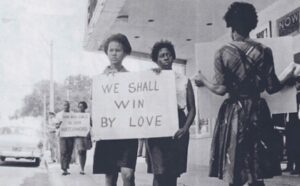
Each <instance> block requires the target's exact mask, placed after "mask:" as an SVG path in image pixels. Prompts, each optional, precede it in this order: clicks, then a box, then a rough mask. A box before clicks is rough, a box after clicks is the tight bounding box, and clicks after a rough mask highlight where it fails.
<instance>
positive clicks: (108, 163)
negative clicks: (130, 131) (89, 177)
mask: <svg viewBox="0 0 300 186" xmlns="http://www.w3.org/2000/svg"><path fill="white" fill-rule="evenodd" d="M137 149H138V140H137V139H126V140H100V141H97V142H96V148H95V153H94V163H93V173H94V174H113V173H116V172H119V171H120V168H121V167H126V168H130V169H135V166H136V160H137Z"/></svg>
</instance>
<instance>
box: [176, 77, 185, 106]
mask: <svg viewBox="0 0 300 186" xmlns="http://www.w3.org/2000/svg"><path fill="white" fill-rule="evenodd" d="M175 83H176V97H177V105H178V108H179V109H185V108H186V105H187V101H186V100H187V99H186V90H187V84H188V78H187V77H186V76H185V75H183V74H180V73H177V72H175Z"/></svg>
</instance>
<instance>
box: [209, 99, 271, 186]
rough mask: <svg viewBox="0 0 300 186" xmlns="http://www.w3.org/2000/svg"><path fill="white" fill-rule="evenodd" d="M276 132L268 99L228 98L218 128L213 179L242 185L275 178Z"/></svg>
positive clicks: (211, 161)
mask: <svg viewBox="0 0 300 186" xmlns="http://www.w3.org/2000/svg"><path fill="white" fill-rule="evenodd" d="M274 132H275V131H274V127H273V125H272V121H271V114H270V110H269V108H268V105H267V103H266V101H265V100H264V99H262V98H240V99H226V100H225V101H224V103H223V104H222V106H221V108H220V110H219V114H218V118H217V121H216V126H215V129H214V134H213V140H212V144H211V157H210V158H211V159H210V171H209V176H210V177H218V178H219V179H222V180H224V181H226V182H228V183H231V184H240V185H243V184H245V183H253V182H255V181H257V180H260V179H263V178H271V177H273V176H274V175H275V172H274V166H275V165H274V163H273V161H274V158H273V157H274V156H273V155H272V154H273V153H272V149H273V147H274V145H275V144H272V141H273V140H272V139H273V137H274V134H275V133H274Z"/></svg>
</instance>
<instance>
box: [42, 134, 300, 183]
mask: <svg viewBox="0 0 300 186" xmlns="http://www.w3.org/2000/svg"><path fill="white" fill-rule="evenodd" d="M209 146H210V139H209V138H207V139H191V141H190V146H189V163H188V171H187V173H186V174H184V175H182V176H181V177H180V178H179V179H178V186H227V185H228V184H226V183H225V182H223V181H220V180H218V179H216V178H209V177H208V176H207V174H208V156H207V154H208V152H209ZM92 162H93V150H90V151H88V159H87V166H86V175H80V174H79V171H80V169H79V164H72V165H71V167H70V172H71V174H70V175H68V176H62V175H61V170H60V165H59V164H57V163H55V164H48V176H49V180H50V183H51V185H53V186H82V185H88V186H104V176H103V175H99V174H98V175H96V174H92ZM135 177H136V185H137V186H151V185H152V184H151V183H152V175H151V174H147V173H146V163H145V159H144V158H138V163H137V167H136V173H135ZM265 183H266V186H300V176H299V175H296V176H291V175H289V174H283V175H282V176H278V177H275V178H272V179H268V180H265ZM118 185H123V184H122V179H121V176H119V179H118Z"/></svg>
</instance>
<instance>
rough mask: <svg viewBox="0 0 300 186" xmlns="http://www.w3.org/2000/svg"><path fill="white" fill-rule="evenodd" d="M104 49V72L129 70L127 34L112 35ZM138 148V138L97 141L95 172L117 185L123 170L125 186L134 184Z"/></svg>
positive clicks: (129, 47) (109, 183) (129, 50)
mask: <svg viewBox="0 0 300 186" xmlns="http://www.w3.org/2000/svg"><path fill="white" fill-rule="evenodd" d="M104 51H105V53H106V55H107V57H108V59H109V61H110V66H108V67H107V68H106V69H105V70H104V74H110V73H118V72H127V70H126V69H125V68H124V66H123V65H122V61H123V59H124V58H125V57H126V56H127V55H129V54H130V53H131V46H130V43H129V41H128V39H127V37H126V36H125V35H123V34H115V35H112V36H110V37H109V38H108V39H107V40H106V41H105V43H104ZM137 148H138V140H137V139H126V140H100V141H97V143H96V149H95V154H94V165H93V173H94V174H105V182H106V186H115V185H116V184H117V179H118V173H119V172H121V175H122V179H123V183H124V186H134V185H135V182H134V171H135V165H136V160H137Z"/></svg>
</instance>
